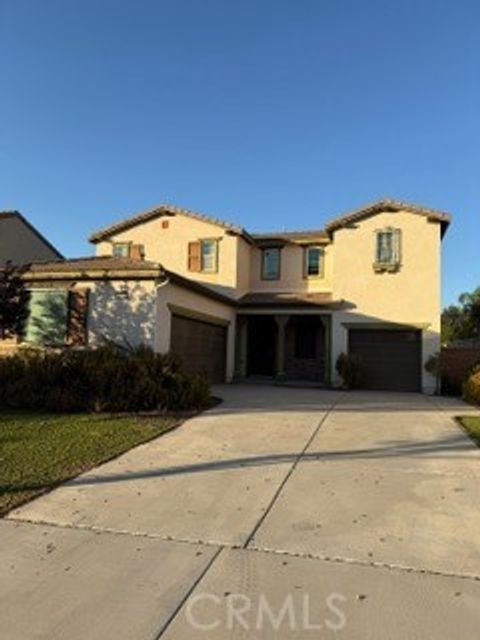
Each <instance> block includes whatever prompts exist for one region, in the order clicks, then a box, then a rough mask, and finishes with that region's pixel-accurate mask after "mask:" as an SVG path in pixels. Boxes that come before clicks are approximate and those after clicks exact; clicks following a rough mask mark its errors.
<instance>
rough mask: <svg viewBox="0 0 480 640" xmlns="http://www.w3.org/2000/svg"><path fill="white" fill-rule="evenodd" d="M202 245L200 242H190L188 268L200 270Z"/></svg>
mask: <svg viewBox="0 0 480 640" xmlns="http://www.w3.org/2000/svg"><path fill="white" fill-rule="evenodd" d="M201 253H202V245H201V243H200V242H198V241H197V242H189V243H188V270H189V271H200V269H201Z"/></svg>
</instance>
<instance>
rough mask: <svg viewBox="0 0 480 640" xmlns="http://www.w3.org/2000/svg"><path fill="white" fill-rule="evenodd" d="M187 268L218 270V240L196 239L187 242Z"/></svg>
mask: <svg viewBox="0 0 480 640" xmlns="http://www.w3.org/2000/svg"><path fill="white" fill-rule="evenodd" d="M188 270H189V271H204V272H206V273H216V272H217V271H218V240H216V239H207V240H197V241H195V242H189V243H188Z"/></svg>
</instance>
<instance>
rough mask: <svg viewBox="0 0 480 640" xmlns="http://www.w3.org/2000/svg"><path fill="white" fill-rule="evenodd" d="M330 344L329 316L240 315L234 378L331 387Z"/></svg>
mask: <svg viewBox="0 0 480 640" xmlns="http://www.w3.org/2000/svg"><path fill="white" fill-rule="evenodd" d="M331 343H332V323H331V315H330V314H325V313H312V312H310V313H305V312H296V313H295V312H288V313H286V312H283V313H282V312H263V313H262V312H259V311H255V312H250V313H240V314H238V315H237V335H236V358H235V363H236V366H235V377H236V379H237V380H245V379H249V378H250V379H257V380H258V379H261V378H263V379H267V380H268V379H271V380H275V381H277V382H286V381H305V382H307V381H308V382H311V383H312V382H313V383H316V384H319V385H330V382H331Z"/></svg>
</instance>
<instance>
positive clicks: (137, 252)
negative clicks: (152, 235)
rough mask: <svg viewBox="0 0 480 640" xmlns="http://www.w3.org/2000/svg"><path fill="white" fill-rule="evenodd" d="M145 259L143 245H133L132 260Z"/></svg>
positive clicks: (131, 247) (131, 248)
mask: <svg viewBox="0 0 480 640" xmlns="http://www.w3.org/2000/svg"><path fill="white" fill-rule="evenodd" d="M144 257H145V249H144V246H143V244H132V245H131V246H130V258H131V259H132V260H143V259H144Z"/></svg>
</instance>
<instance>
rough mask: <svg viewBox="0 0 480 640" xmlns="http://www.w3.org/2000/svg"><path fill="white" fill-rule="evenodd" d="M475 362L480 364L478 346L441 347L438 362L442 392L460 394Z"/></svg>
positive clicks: (479, 349)
mask: <svg viewBox="0 0 480 640" xmlns="http://www.w3.org/2000/svg"><path fill="white" fill-rule="evenodd" d="M477 364H480V348H477V347H471V348H465V347H453V346H452V347H446V348H444V349H442V351H441V354H440V362H439V374H440V377H441V388H442V393H443V394H444V395H453V396H460V395H462V388H463V385H464V383H465V382H466V381H467V380H468V378H469V376H470V374H471V372H472V370H473V369H474V367H475V366H476V365H477Z"/></svg>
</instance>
